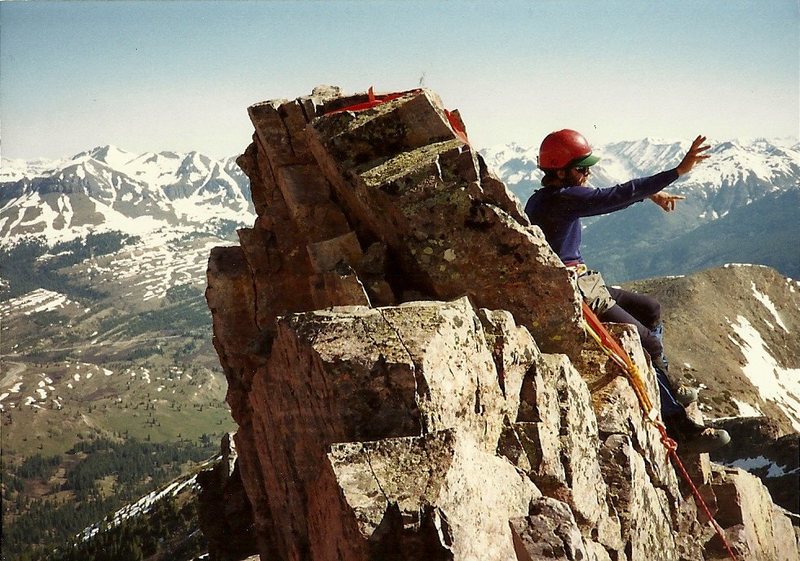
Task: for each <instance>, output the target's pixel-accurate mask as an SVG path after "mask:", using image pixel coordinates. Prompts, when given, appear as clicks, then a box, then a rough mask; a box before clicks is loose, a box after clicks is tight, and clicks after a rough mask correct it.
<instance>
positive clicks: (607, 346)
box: [582, 302, 736, 561]
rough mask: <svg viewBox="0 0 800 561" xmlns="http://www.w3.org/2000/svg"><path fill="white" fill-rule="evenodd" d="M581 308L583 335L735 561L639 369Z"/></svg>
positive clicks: (584, 308)
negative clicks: (617, 375) (614, 373)
mask: <svg viewBox="0 0 800 561" xmlns="http://www.w3.org/2000/svg"><path fill="white" fill-rule="evenodd" d="M582 307H583V329H584V331H586V333H588V334H589V335H590V336H591V337H592V339H594V340H595V341H596V342H597V344H598V345H599V346H600V348H601V349H602V351H603V353H605V354H606V355H607V356H608V357H609V358H610V359H611V360H612V361H613V362H614V363H615V364H617V365H618V366H619V367H620V368H622V370H623V372H625V374H626V375H627V377H628V381H629V382H630V384H631V387H632V388H633V391H634V393H635V394H636V397H637V398H638V399H639V405H640V406H641V407H642V410H643V411H644V413H645V417H646V418H647V420H648V421H649V422H650V423H651V424H652V425H653V426H655V427H656V429H658V432H659V433H660V434H661V443H662V444H663V445H664V447H665V448H666V449H667V453H668V455H669V457H670V458H671V459H672V462H673V463H674V464H675V465H676V466H677V468H678V471H679V472H680V473H681V475H682V476H683V479H684V480H685V481H686V483H687V484H688V485H689V488H690V489H691V490H692V495H694V498H695V500H696V501H697V502H698V504H699V505H700V507H701V508H702V510H703V512H704V513H705V514H706V516H707V517H708V519H709V521H710V522H711V525H712V526H713V527H714V530H715V531H716V532H717V535H718V536H719V537H720V539H721V540H722V544H723V545H724V546H725V549H726V551H727V553H728V556H729V557H730V558H731V559H733V561H736V555H734V553H733V550H732V549H731V546H730V544H728V540H727V539H726V537H725V533H724V530H723V529H722V528H721V527H720V525H719V524H718V523H717V521H716V520H714V516H713V515H712V514H711V510H710V509H709V508H708V505H706V502H705V500H703V497H702V495H700V491H699V490H698V489H697V487H696V486H695V484H694V482H693V481H692V478H691V476H690V475H689V473H688V472H687V471H686V468H685V467H684V466H683V462H681V459H680V457H678V452H677V450H678V443H677V442H675V440H673V439H672V438H670V437H669V435H668V434H667V427H666V426H665V425H664V423H663V422H661V420H660V419H659V412H658V409H657V408H656V407H655V406H654V405H653V402H652V401H651V400H650V395H649V394H648V393H647V386H646V385H645V382H644V379H643V378H642V374H641V372H639V368H638V367H637V366H636V364H635V363H634V362H633V360H632V359H631V357H630V355H629V354H628V353H627V352H625V350H623V348H622V346H621V345H620V344H619V343H618V342H617V340H616V339H614V337H613V336H612V335H611V333H609V331H608V330H607V329H606V327H605V326H604V325H603V323H602V322H601V321H600V320H599V319H598V318H597V316H596V315H595V313H594V312H593V311H592V309H591V308H590V307H589V306H588V305H587V304H586V302H582Z"/></svg>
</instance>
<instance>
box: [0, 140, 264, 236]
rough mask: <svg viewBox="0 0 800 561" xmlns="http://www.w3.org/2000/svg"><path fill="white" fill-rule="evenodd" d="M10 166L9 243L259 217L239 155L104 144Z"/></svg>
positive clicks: (204, 226)
mask: <svg viewBox="0 0 800 561" xmlns="http://www.w3.org/2000/svg"><path fill="white" fill-rule="evenodd" d="M2 168H3V171H2V174H0V237H2V239H3V240H4V243H10V244H13V243H14V242H16V241H18V240H20V239H21V238H23V237H25V236H32V235H35V236H41V237H42V238H44V239H46V240H47V242H48V243H53V242H58V241H66V240H69V239H74V238H76V237H81V236H85V235H86V234H88V233H90V232H93V233H99V232H105V231H120V232H123V233H125V234H129V235H140V234H143V233H147V232H152V231H155V230H157V229H159V228H162V227H164V226H169V227H172V228H187V230H193V229H194V230H196V229H198V228H199V229H201V230H203V231H207V232H208V231H210V229H213V228H215V227H218V226H219V225H220V223H221V222H224V221H233V222H236V223H246V222H248V221H249V220H250V219H251V218H252V217H253V216H254V213H253V207H252V203H251V202H250V196H249V182H248V180H247V178H246V176H245V175H244V174H243V173H242V171H241V170H240V169H239V168H238V166H236V163H235V161H234V159H233V158H228V159H225V160H221V161H217V160H214V159H212V158H209V157H208V156H205V155H203V154H200V153H198V152H190V153H188V154H176V153H173V152H160V153H145V154H134V153H131V152H126V151H125V150H121V149H120V148H117V147H114V146H102V147H98V148H94V149H92V150H89V151H86V152H81V153H80V154H76V155H75V156H73V157H72V158H69V159H65V160H56V161H51V162H45V161H42V160H36V161H31V162H24V161H20V160H13V161H12V160H3V165H2Z"/></svg>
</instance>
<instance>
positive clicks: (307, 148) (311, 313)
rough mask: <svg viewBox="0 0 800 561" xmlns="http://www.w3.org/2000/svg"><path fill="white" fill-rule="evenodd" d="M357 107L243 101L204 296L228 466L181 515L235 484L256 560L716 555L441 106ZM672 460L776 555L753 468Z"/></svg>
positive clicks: (629, 396) (416, 102)
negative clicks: (227, 219) (234, 170)
mask: <svg viewBox="0 0 800 561" xmlns="http://www.w3.org/2000/svg"><path fill="white" fill-rule="evenodd" d="M371 101H372V97H371V96H367V95H357V96H343V95H342V94H341V92H339V91H338V89H335V88H324V89H322V88H321V89H317V90H315V91H314V92H313V93H312V95H311V96H309V97H304V98H299V99H297V100H294V101H285V100H278V101H273V102H266V103H261V104H257V105H255V106H253V107H251V108H250V110H249V112H250V118H251V120H252V122H253V124H254V126H255V134H254V137H253V143H252V144H251V145H250V146H249V147H248V149H247V151H246V152H245V154H244V155H243V156H242V157H241V158H240V159H239V165H240V166H241V167H242V169H243V170H244V171H245V172H246V173H247V175H248V176H249V177H250V180H251V191H252V195H253V202H254V205H255V208H256V211H257V213H258V220H257V221H256V224H255V225H254V227H253V228H251V229H244V230H240V231H239V237H240V242H241V245H240V246H236V247H227V248H216V249H215V250H214V251H213V252H212V255H211V259H210V261H209V269H208V288H207V292H206V295H207V299H208V303H209V307H210V308H211V310H212V315H213V320H214V334H215V338H214V344H215V347H216V348H217V351H218V354H219V356H220V360H221V363H222V366H223V368H224V370H225V373H226V376H227V378H228V383H229V391H228V402H229V404H230V406H231V411H232V414H233V416H234V418H235V420H236V422H237V423H238V425H239V430H238V432H237V434H236V437H235V441H236V444H237V450H238V454H239V456H238V460H237V469H236V470H233V471H230V470H226V473H228V474H229V476H227V477H221V478H220V477H216V478H208V480H212V479H213V480H214V481H216V483H214V484H213V485H210V486H209V487H208V489H207V490H206V491H204V501H205V504H206V507H205V508H206V509H216V510H215V511H216V512H217V513H221V512H224V510H223V509H221V505H218V503H217V502H215V500H214V496H215V495H216V496H219V490H220V489H221V488H222V489H225V490H226V492H229V493H232V492H233V490H234V489H236V488H237V486H238V485H241V487H243V489H244V491H245V492H246V496H247V499H248V502H249V505H250V508H251V510H252V516H253V529H254V532H253V533H254V534H255V540H256V542H257V549H258V551H259V553H260V555H261V558H262V559H264V560H273V559H286V560H289V559H292V560H295V559H296V560H300V559H319V560H323V559H324V560H328V559H342V560H345V559H346V560H351V559H352V560H356V559H359V560H360V559H365V560H366V559H420V558H424V559H454V560H455V559H465V560H466V559H520V560H527V559H541V558H550V559H553V558H554V559H594V560H611V559H614V560H617V561H619V560H622V559H626V560H633V559H642V558H652V559H663V560H668V559H669V560H675V559H687V560H688V559H717V558H722V557H723V556H724V551H723V550H722V549H721V547H720V546H721V544H720V543H718V542H717V541H715V538H714V533H713V531H712V530H711V529H710V527H709V526H708V525H707V524H704V523H703V522H701V520H700V519H699V518H698V514H697V509H696V506H695V504H694V502H693V501H692V500H691V499H690V498H687V497H688V493H687V489H685V488H684V487H682V486H681V484H680V483H679V481H678V479H677V478H676V475H675V472H674V470H673V468H672V466H671V465H670V463H669V461H668V458H667V455H666V451H665V449H664V447H663V446H662V445H661V442H660V440H659V434H658V432H657V431H656V430H655V428H654V427H653V426H652V425H650V424H648V423H647V422H646V421H645V420H644V419H643V418H642V415H641V414H640V413H639V409H638V404H637V401H636V397H635V395H634V393H633V391H632V390H631V388H630V386H629V385H628V383H627V381H626V380H625V379H624V378H623V377H621V376H620V375H619V372H617V371H615V370H614V369H613V367H612V366H611V365H610V364H609V363H608V361H607V360H606V359H605V357H604V356H603V355H602V354H601V353H599V352H598V351H597V350H596V349H594V348H593V346H592V345H590V344H589V343H588V342H586V341H585V340H584V336H583V334H582V330H581V328H580V323H579V301H578V299H577V297H576V294H575V290H574V284H573V282H572V280H571V279H570V277H569V275H568V274H567V271H566V270H565V269H564V267H563V266H562V265H561V264H560V262H559V261H558V259H557V258H556V256H555V255H554V254H553V253H552V252H551V251H550V249H549V247H548V246H547V243H546V242H545V240H544V238H543V236H542V234H541V232H540V231H539V230H538V229H537V228H534V227H531V226H530V225H528V224H527V221H526V220H525V218H524V217H523V215H522V214H521V213H520V211H519V209H518V208H517V205H516V203H515V202H514V201H513V199H512V198H511V197H510V196H509V195H508V192H507V191H506V189H505V187H504V185H503V184H502V183H501V182H500V181H499V180H497V179H496V177H495V176H493V175H492V173H491V172H490V171H489V170H488V169H487V168H486V165H485V163H484V162H483V160H482V158H481V157H480V156H479V155H478V154H476V153H475V152H474V151H473V150H472V148H471V147H470V146H469V144H468V143H467V142H466V141H465V138H464V136H463V134H461V133H462V131H463V124H462V123H461V122H460V117H459V116H458V114H457V112H453V113H450V112H447V111H446V110H444V109H443V107H442V104H441V102H440V101H439V99H438V98H437V97H436V96H435V94H433V93H432V92H430V91H426V90H415V91H411V92H406V93H405V94H404V95H400V96H398V97H396V98H394V99H392V100H390V101H385V102H384V103H378V104H374V103H370V102H371ZM378 101H380V100H378ZM363 103H367V104H368V105H369V107H368V108H367V109H364V110H359V111H355V110H352V109H351V110H348V107H352V106H353V105H355V104H363ZM616 331H617V333H618V334H619V335H620V336H621V337H622V339H623V344H624V345H625V346H626V348H628V349H629V350H630V352H632V354H633V356H634V359H635V360H636V361H637V363H638V364H639V366H640V368H641V369H642V370H643V371H645V372H646V371H647V364H646V362H645V358H644V355H643V352H642V350H641V347H640V346H639V345H638V339H636V338H635V336H634V335H633V332H632V331H631V330H630V329H628V328H626V327H618V328H617V329H616ZM650 383H651V384H652V380H650ZM651 393H653V396H654V399H657V392H655V391H654V389H653V388H651ZM687 461H688V462H689V463H690V464H691V468H692V470H693V472H694V475H695V478H696V479H697V481H698V482H699V483H701V484H702V487H703V492H704V493H705V494H706V495H707V496H708V498H709V502H710V503H711V505H712V508H716V509H717V512H718V513H719V514H722V515H724V516H723V518H724V520H725V523H724V524H723V527H724V528H725V531H726V534H727V537H728V539H729V540H730V541H731V542H732V543H733V545H734V547H735V548H736V551H737V553H738V554H739V556H740V559H753V560H755V559H798V558H800V556H798V552H797V543H796V539H795V537H794V532H793V530H792V526H791V522H790V521H789V518H788V517H787V516H785V515H784V513H783V511H782V510H781V509H780V508H778V507H776V506H775V505H774V504H773V503H772V501H771V500H770V498H769V494H768V493H767V492H766V490H765V489H764V487H763V486H762V485H761V483H760V481H758V479H757V478H755V477H753V476H750V475H749V474H747V473H745V472H743V471H741V470H736V469H723V468H721V467H719V466H713V465H710V464H709V463H708V458H707V456H700V457H695V458H687ZM223 496H224V493H223ZM215 505H216V506H215ZM717 507H720V508H717ZM722 507H724V508H722ZM245 518H246V517H242V516H239V517H238V518H237V519H238V520H242V519H245ZM206 520H208V518H206ZM233 526H235V525H229V527H233ZM208 533H209V535H214V532H213V531H209V532H208ZM217 535H218V534H217ZM228 539H231V536H228ZM234 539H235V538H234ZM211 552H212V555H214V556H216V557H218V558H229V557H227V553H226V549H225V544H224V543H222V542H221V541H216V542H212V544H211Z"/></svg>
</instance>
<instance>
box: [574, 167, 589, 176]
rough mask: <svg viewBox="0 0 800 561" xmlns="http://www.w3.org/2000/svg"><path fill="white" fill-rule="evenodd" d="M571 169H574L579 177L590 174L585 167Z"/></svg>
mask: <svg viewBox="0 0 800 561" xmlns="http://www.w3.org/2000/svg"><path fill="white" fill-rule="evenodd" d="M572 169H574V170H575V171H577V172H578V173H580V174H581V175H589V174H590V173H591V170H590V169H589V168H588V167H585V166H581V167H576V168H572Z"/></svg>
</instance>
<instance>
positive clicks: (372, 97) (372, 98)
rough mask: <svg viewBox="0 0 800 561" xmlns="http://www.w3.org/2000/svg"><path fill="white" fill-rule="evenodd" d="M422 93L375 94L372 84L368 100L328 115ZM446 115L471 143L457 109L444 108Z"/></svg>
mask: <svg viewBox="0 0 800 561" xmlns="http://www.w3.org/2000/svg"><path fill="white" fill-rule="evenodd" d="M421 93H422V89H421V88H417V89H413V90H407V91H404V92H394V93H388V94H378V95H376V94H375V91H374V89H373V87H372V86H370V88H369V91H367V101H362V102H360V103H354V104H353V105H348V106H347V107H341V108H339V109H333V110H331V111H328V112H326V113H325V114H326V115H333V114H336V113H344V112H345V111H349V112H357V111H364V110H365V109H372V108H373V107H377V106H378V105H381V104H383V103H386V102H388V101H392V100H395V99H397V98H400V97H403V96H405V95H419V94H421ZM444 115H445V117H447V123H448V124H449V125H450V128H451V129H453V132H454V133H455V134H456V136H458V138H459V139H461V140H462V141H463V142H464V144H469V139H468V138H467V131H466V129H465V128H464V123H462V122H461V119H460V118H459V117H458V114H457V113H456V112H455V111H448V110H447V109H445V110H444Z"/></svg>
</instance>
